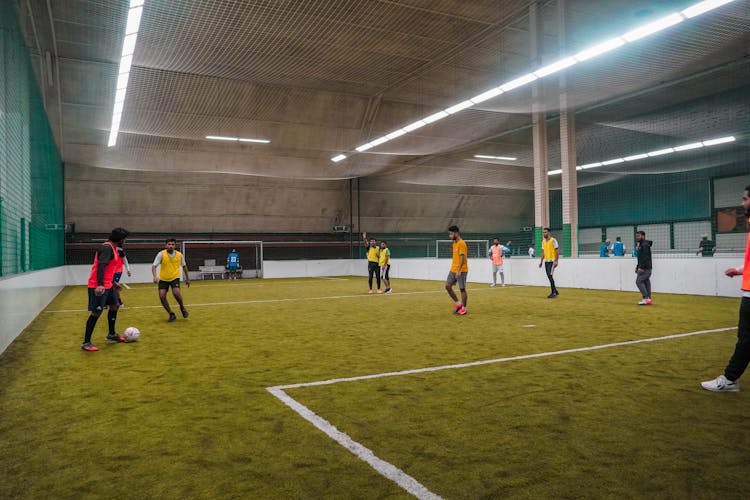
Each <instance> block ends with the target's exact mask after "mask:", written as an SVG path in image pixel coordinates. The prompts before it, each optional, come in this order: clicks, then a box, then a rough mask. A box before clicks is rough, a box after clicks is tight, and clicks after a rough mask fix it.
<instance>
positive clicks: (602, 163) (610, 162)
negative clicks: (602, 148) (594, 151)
mask: <svg viewBox="0 0 750 500" xmlns="http://www.w3.org/2000/svg"><path fill="white" fill-rule="evenodd" d="M736 140H737V139H736V138H735V137H734V136H733V135H728V136H726V137H719V138H716V139H708V140H706V141H699V142H691V143H690V144H682V145H680V146H675V147H672V148H663V149H657V150H655V151H649V152H648V153H640V154H635V155H630V156H624V157H622V158H612V159H611V160H605V161H597V162H594V163H587V164H585V165H579V166H577V167H576V170H588V169H590V168H596V167H606V166H609V165H617V164H619V163H630V162H634V161H638V160H643V159H645V158H653V157H654V156H663V155H669V154H672V153H679V152H680V151H689V150H691V149H698V148H703V147H711V146H716V145H719V144H726V143H728V142H734V141H736ZM561 173H562V169H557V170H550V171H549V172H547V175H560V174H561Z"/></svg>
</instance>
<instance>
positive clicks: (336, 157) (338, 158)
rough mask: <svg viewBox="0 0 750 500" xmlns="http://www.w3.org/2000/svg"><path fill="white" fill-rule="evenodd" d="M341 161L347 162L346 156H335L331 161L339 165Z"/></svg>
mask: <svg viewBox="0 0 750 500" xmlns="http://www.w3.org/2000/svg"><path fill="white" fill-rule="evenodd" d="M341 160H346V155H337V156H334V157H333V158H331V161H332V162H334V163H338V162H340V161H341Z"/></svg>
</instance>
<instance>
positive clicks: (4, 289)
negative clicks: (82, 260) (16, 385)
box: [0, 267, 65, 353]
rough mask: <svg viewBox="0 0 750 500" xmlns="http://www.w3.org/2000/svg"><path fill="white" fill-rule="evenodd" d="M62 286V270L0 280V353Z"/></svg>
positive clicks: (26, 274)
mask: <svg viewBox="0 0 750 500" xmlns="http://www.w3.org/2000/svg"><path fill="white" fill-rule="evenodd" d="M64 286H65V268H64V267H55V268H52V269H45V270H44V271H34V272H30V273H25V274H22V275H18V276H10V277H7V278H3V279H0V353H1V352H3V351H4V350H5V348H6V347H8V346H9V345H10V343H11V342H13V340H15V338H16V337H17V336H18V334H20V333H21V332H22V331H23V329H24V328H26V327H27V326H28V325H29V323H31V322H32V321H33V320H34V318H36V317H37V315H38V314H39V311H41V310H42V309H44V308H45V307H47V305H48V304H49V303H50V302H51V301H52V299H54V298H55V297H56V296H57V294H58V293H60V290H62V289H63V287H64Z"/></svg>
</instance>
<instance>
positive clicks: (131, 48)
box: [122, 33, 138, 56]
mask: <svg viewBox="0 0 750 500" xmlns="http://www.w3.org/2000/svg"><path fill="white" fill-rule="evenodd" d="M137 39H138V33H132V34H130V35H127V36H126V37H125V39H124V40H123V41H122V55H123V56H129V55H130V54H132V53H133V52H135V41H136V40H137Z"/></svg>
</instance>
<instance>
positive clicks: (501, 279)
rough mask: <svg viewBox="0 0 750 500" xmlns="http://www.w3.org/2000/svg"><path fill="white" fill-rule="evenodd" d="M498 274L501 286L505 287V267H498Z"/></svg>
mask: <svg viewBox="0 0 750 500" xmlns="http://www.w3.org/2000/svg"><path fill="white" fill-rule="evenodd" d="M497 272H499V273H500V285H501V286H505V269H504V268H503V266H498V267H497Z"/></svg>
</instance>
